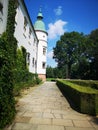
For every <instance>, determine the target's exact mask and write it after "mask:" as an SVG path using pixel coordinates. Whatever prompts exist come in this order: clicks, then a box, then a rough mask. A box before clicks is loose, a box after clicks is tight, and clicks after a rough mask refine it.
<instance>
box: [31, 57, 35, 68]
mask: <svg viewBox="0 0 98 130" xmlns="http://www.w3.org/2000/svg"><path fill="white" fill-rule="evenodd" d="M34 62H35V59H34V58H33V59H32V65H33V67H34Z"/></svg>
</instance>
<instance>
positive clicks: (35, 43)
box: [0, 0, 48, 81]
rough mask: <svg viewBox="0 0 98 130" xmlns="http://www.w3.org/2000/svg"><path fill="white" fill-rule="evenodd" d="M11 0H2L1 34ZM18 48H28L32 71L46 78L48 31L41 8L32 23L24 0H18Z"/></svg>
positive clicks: (28, 61)
mask: <svg viewBox="0 0 98 130" xmlns="http://www.w3.org/2000/svg"><path fill="white" fill-rule="evenodd" d="M8 6H9V0H0V35H1V34H2V33H3V32H5V31H6V25H7V15H8ZM14 36H15V38H16V39H17V45H18V48H20V49H21V47H24V48H25V49H26V54H27V55H26V62H27V64H28V68H29V71H30V72H31V73H37V74H38V76H39V78H41V79H42V80H43V81H45V80H46V54H47V36H48V34H47V31H46V28H45V24H44V22H43V15H42V11H41V9H40V10H39V12H38V15H37V20H36V21H35V24H34V25H33V24H32V21H31V18H30V16H29V13H28V10H27V8H26V5H25V2H24V0H18V6H17V9H16V16H15V32H14Z"/></svg>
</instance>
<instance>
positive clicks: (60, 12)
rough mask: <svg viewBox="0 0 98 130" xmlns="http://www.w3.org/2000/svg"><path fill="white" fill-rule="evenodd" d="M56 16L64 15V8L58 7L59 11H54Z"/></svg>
mask: <svg viewBox="0 0 98 130" xmlns="http://www.w3.org/2000/svg"><path fill="white" fill-rule="evenodd" d="M54 12H55V15H61V14H62V13H63V11H62V6H58V7H57V9H54Z"/></svg>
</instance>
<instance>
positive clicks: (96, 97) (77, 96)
mask: <svg viewBox="0 0 98 130" xmlns="http://www.w3.org/2000/svg"><path fill="white" fill-rule="evenodd" d="M57 85H58V87H59V88H60V90H61V91H62V93H63V94H64V95H67V96H68V97H69V98H70V100H71V101H72V102H73V103H74V105H75V106H76V107H77V109H78V110H79V111H80V112H82V113H87V114H91V115H97V114H98V108H97V106H98V103H97V102H98V90H95V89H92V88H90V87H81V86H79V85H77V84H73V83H71V82H70V80H57Z"/></svg>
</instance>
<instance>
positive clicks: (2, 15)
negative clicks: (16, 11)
mask: <svg viewBox="0 0 98 130" xmlns="http://www.w3.org/2000/svg"><path fill="white" fill-rule="evenodd" d="M7 15H8V0H0V35H1V34H2V33H3V32H5V31H6V25H7Z"/></svg>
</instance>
